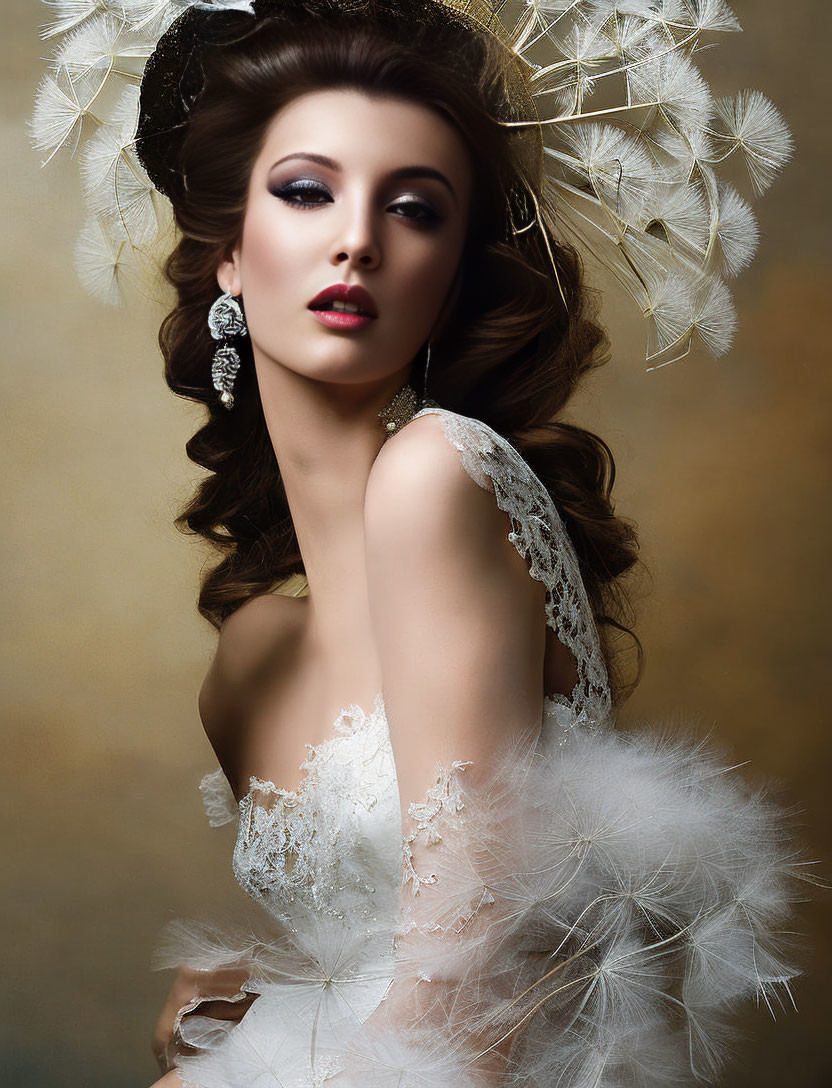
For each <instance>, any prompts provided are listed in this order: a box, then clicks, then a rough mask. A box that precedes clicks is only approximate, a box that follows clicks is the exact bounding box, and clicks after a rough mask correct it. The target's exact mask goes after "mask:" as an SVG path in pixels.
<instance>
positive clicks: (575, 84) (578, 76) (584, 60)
mask: <svg viewBox="0 0 832 1088" xmlns="http://www.w3.org/2000/svg"><path fill="white" fill-rule="evenodd" d="M612 45H613V43H611V41H610V39H609V38H607V37H606V36H605V35H603V34H602V33H601V32H600V31H599V30H598V28H597V27H596V26H593V25H590V26H585V25H582V24H580V23H576V24H575V25H573V26H572V27H571V28H570V30H569V32H568V34H567V35H566V36H565V37H563V38H562V39H561V40H560V41H559V43H558V47H559V49H560V51H561V52H562V53H563V56H564V58H565V62H564V63H562V64H561V65H559V66H558V83H557V84H556V85H555V86H556V88H557V93H556V95H555V98H556V101H557V102H558V103H559V104H560V106H561V109H562V110H563V112H564V113H566V114H575V113H580V112H581V110H582V109H583V103H584V99H585V98H588V97H589V95H591V94H592V90H593V87H594V74H595V73H596V71H597V70H598V69H599V68H600V66H601V65H602V63H603V62H604V61H605V60H607V59H608V58H609V56H610V49H611V46H612ZM547 93H550V92H549V91H547Z"/></svg>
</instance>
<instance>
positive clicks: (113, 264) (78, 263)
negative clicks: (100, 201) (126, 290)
mask: <svg viewBox="0 0 832 1088" xmlns="http://www.w3.org/2000/svg"><path fill="white" fill-rule="evenodd" d="M131 259H132V250H131V247H130V241H129V239H128V237H127V234H126V232H125V231H124V229H123V228H121V227H120V226H119V225H117V224H113V225H112V227H109V228H108V226H106V225H105V224H104V223H103V222H102V221H101V220H100V219H96V218H94V217H93V218H90V219H88V220H87V222H86V224H85V225H84V227H83V229H82V230H81V233H80V234H79V236H78V241H77V243H76V246H75V269H76V271H77V273H78V278H79V279H80V281H81V283H82V284H83V285H84V287H86V288H87V290H88V291H89V292H90V293H91V294H93V295H94V296H95V297H96V298H100V299H101V300H102V301H104V302H108V303H110V305H118V304H119V303H121V301H122V300H123V295H122V286H123V283H124V280H125V278H129V273H130V266H131Z"/></svg>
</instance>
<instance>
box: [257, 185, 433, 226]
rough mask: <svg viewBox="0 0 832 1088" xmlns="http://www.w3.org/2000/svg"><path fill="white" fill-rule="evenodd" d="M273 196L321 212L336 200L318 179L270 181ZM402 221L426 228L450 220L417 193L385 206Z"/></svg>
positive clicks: (392, 199) (427, 198) (268, 186)
mask: <svg viewBox="0 0 832 1088" xmlns="http://www.w3.org/2000/svg"><path fill="white" fill-rule="evenodd" d="M267 188H268V191H269V192H270V193H271V194H272V196H275V197H277V198H278V199H280V200H282V201H284V203H286V204H289V205H291V206H292V207H295V208H301V209H307V208H319V207H322V206H323V205H324V204H327V203H329V202H330V201H331V200H332V199H334V198H333V195H332V192H331V191H330V189H329V187H328V186H327V185H326V184H325V183H324V182H323V181H321V180H320V179H319V178H310V177H302V178H287V179H285V180H276V181H270V182H269V183H268V185H267ZM385 207H387V208H388V210H390V211H393V212H395V213H396V214H397V215H398V217H399V218H401V219H407V220H408V221H410V222H412V223H416V224H419V225H420V226H424V227H431V226H438V225H439V224H440V223H442V222H444V221H445V219H446V218H447V214H446V213H445V212H444V211H443V210H442V209H441V208H440V207H437V205H436V202H434V201H433V200H431V199H430V198H429V197H427V196H424V195H422V194H418V193H400V194H399V195H398V196H391V198H390V200H389V201H388V203H387V204H386V205H385Z"/></svg>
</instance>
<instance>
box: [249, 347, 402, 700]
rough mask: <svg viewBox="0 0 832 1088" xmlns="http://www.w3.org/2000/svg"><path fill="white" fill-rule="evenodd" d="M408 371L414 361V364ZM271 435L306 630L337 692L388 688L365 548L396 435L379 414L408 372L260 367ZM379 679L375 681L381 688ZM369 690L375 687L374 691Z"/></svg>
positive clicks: (361, 693)
mask: <svg viewBox="0 0 832 1088" xmlns="http://www.w3.org/2000/svg"><path fill="white" fill-rule="evenodd" d="M408 370H409V368H408ZM257 378H258V384H259V387H260V397H261V401H262V404H263V413H264V416H265V420H266V427H267V428H268V432H269V436H270V438H271V442H272V446H273V448H274V452H275V457H276V458H277V463H278V465H279V467H280V474H281V477H282V480H283V486H284V488H285V491H286V499H287V502H288V505H289V511H290V514H291V517H292V522H293V524H294V527H295V532H296V533H297V538H298V543H299V546H300V552H301V555H302V557H303V562H304V566H305V568H306V576H307V580H308V582H309V597H308V600H309V611H308V626H307V634H308V637H309V640H310V642H309V645H310V646H312V647H314V651H315V653H316V656H318V657H319V660H320V662H321V665H322V668H324V669H326V670H329V671H330V673H331V675H329V676H327V677H325V678H324V677H322V681H323V683H324V684H325V685H326V686H327V687H328V688H329V689H330V690H331V691H333V692H344V693H345V694H346V697H347V698H350V699H351V698H353V696H352V695H350V694H349V693H350V692H351V691H353V690H355V691H356V692H357V695H358V696H360V697H361V698H365V699H366V698H368V697H369V695H372V694H374V693H375V692H376V691H377V690H378V689H379V688H380V686H381V682H380V681H381V678H380V674H379V675H377V676H368V675H367V674H368V669H369V671H370V672H371V673H375V672H376V671H377V670H376V669H375V665H374V662H368V660H367V658H368V654H370V655H371V656H372V653H371V649H370V648H371V647H372V646H373V639H372V635H371V626H370V615H369V605H368V599H367V579H366V569H365V551H364V494H365V491H366V487H367V480H368V478H369V474H370V469H371V467H372V465H373V462H374V461H375V459H376V457H377V456H378V453H379V451H380V449H381V447H382V446H383V444H384V442H385V440H386V439H387V437H388V434H389V432H387V431H386V430H385V425H384V422H383V421H382V420H380V419H379V416H378V414H379V412H380V411H382V409H384V408H385V406H387V405H388V404H389V403H390V402H391V400H392V399H393V397H394V395H395V394H396V392H397V391H398V390H399V389H400V388H401V387H402V386H403V385H404V384H405V383H406V381H407V378H408V371H401V372H396V373H395V374H392V375H389V376H387V377H386V378H384V379H383V380H379V381H375V382H372V383H364V384H361V385H345V384H343V383H327V382H321V381H314V380H311V379H309V378H305V377H303V376H301V375H298V374H296V373H294V372H293V371H290V370H287V369H286V368H285V367H281V366H279V365H276V364H274V363H272V362H270V363H269V364H268V365H266V366H262V367H258V370H257ZM373 685H375V686H373ZM367 693H369V694H367Z"/></svg>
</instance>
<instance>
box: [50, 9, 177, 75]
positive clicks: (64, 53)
mask: <svg viewBox="0 0 832 1088" xmlns="http://www.w3.org/2000/svg"><path fill="white" fill-rule="evenodd" d="M155 44H156V43H155V40H154V39H153V37H152V36H151V35H145V34H142V33H141V32H138V31H134V30H130V29H127V28H126V27H125V24H124V21H123V20H122V19H119V18H116V17H115V16H113V15H96V16H95V17H94V18H92V19H89V20H88V21H87V22H85V23H84V24H83V25H82V26H79V27H78V28H77V29H75V30H74V31H72V32H71V34H70V35H69V37H68V38H67V40H66V41H65V43H64V44H63V46H62V47H61V49H60V50H59V52H58V56H57V62H58V64H59V65H61V66H62V67H63V68H65V69H66V71H67V72H69V73H70V74H71V75H72V77H73V78H75V77H76V75H86V74H87V73H89V72H92V71H96V70H100V71H101V73H102V78H105V76H106V75H109V74H114V75H119V76H121V77H122V78H124V79H127V80H131V81H135V83H136V84H138V83H139V82H140V81H141V75H142V71H143V69H144V63H145V62H146V61H147V58H148V57H149V56H150V54H151V53H152V52H153V49H154V48H155Z"/></svg>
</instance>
